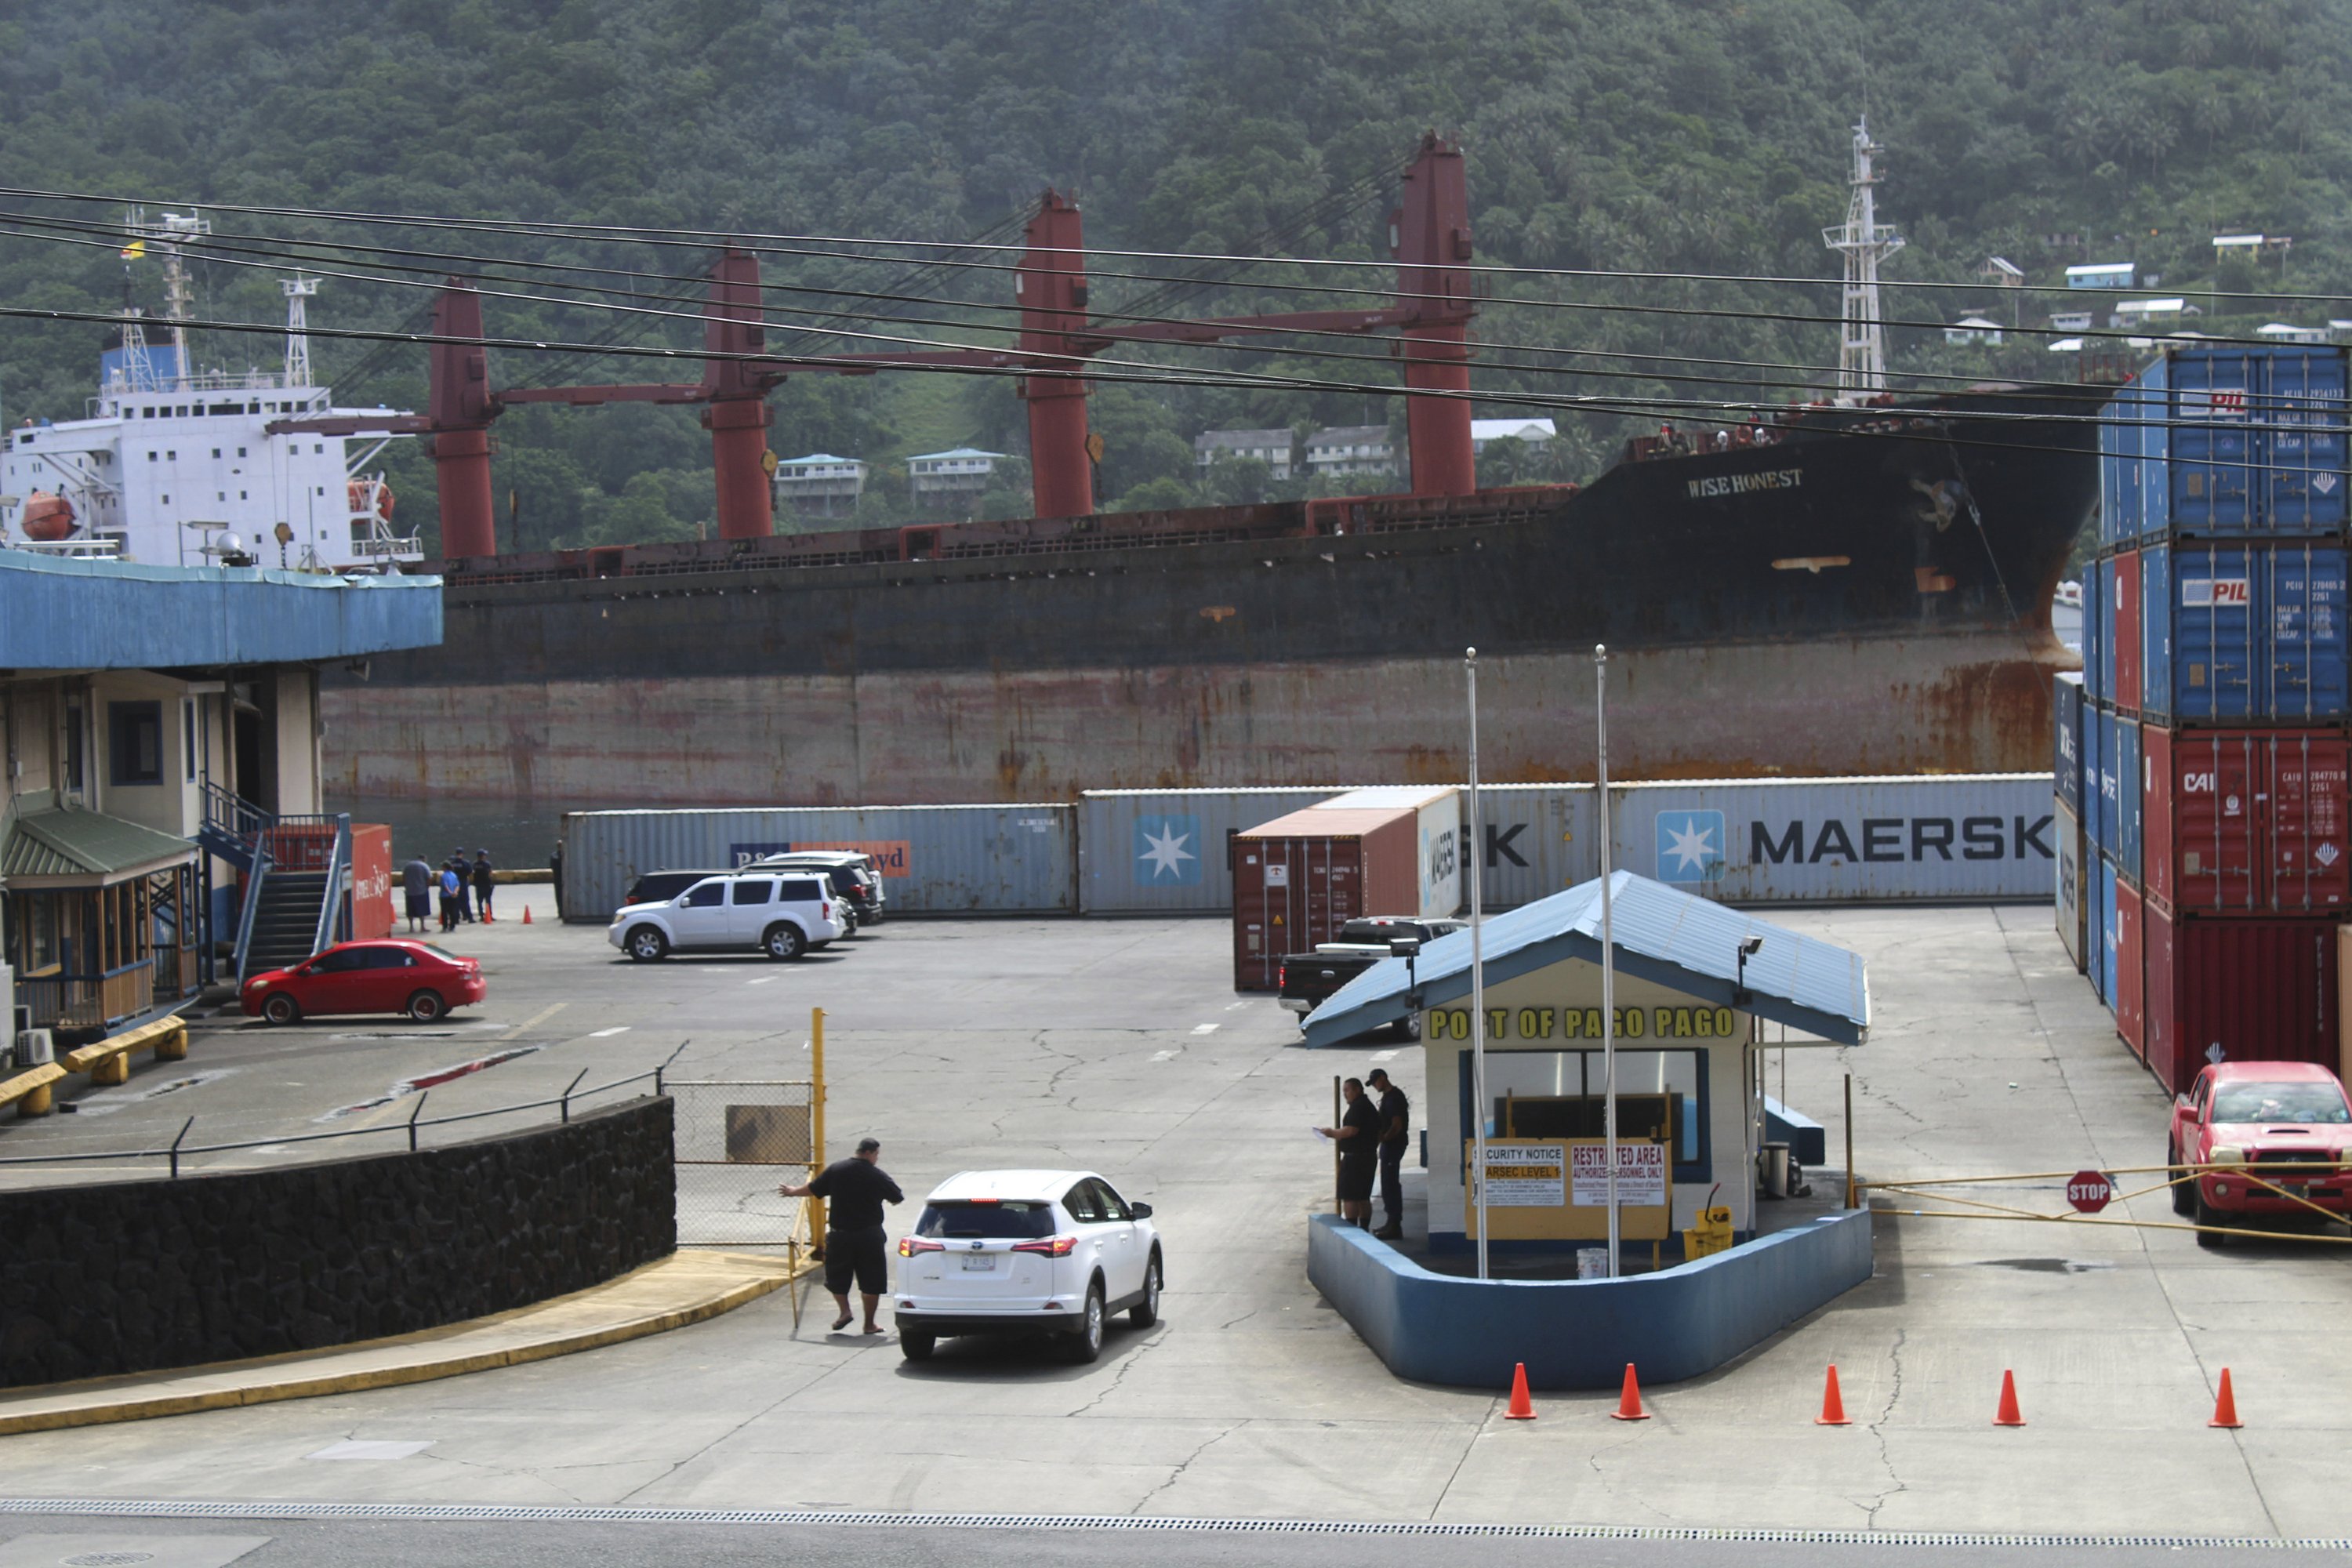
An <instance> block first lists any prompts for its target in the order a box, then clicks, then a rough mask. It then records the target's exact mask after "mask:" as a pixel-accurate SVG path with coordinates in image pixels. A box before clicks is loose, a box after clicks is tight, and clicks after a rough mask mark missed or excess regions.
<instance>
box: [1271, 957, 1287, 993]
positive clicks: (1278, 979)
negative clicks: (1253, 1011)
mask: <svg viewBox="0 0 2352 1568" xmlns="http://www.w3.org/2000/svg"><path fill="white" fill-rule="evenodd" d="M1287 984H1290V965H1288V964H1286V963H1277V964H1276V965H1275V966H1274V988H1275V989H1276V991H1279V990H1281V989H1282V988H1283V987H1284V986H1286V985H1287Z"/></svg>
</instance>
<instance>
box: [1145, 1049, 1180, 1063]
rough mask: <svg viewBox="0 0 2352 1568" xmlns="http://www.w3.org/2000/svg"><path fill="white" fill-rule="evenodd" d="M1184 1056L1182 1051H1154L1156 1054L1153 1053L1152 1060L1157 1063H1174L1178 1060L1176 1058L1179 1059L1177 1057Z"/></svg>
mask: <svg viewBox="0 0 2352 1568" xmlns="http://www.w3.org/2000/svg"><path fill="white" fill-rule="evenodd" d="M1182 1054H1183V1053H1182V1052H1181V1051H1173V1050H1170V1051H1154V1052H1152V1053H1151V1059H1152V1060H1153V1061H1155V1062H1165V1061H1173V1060H1175V1059H1176V1058H1177V1057H1179V1056H1181V1055H1182Z"/></svg>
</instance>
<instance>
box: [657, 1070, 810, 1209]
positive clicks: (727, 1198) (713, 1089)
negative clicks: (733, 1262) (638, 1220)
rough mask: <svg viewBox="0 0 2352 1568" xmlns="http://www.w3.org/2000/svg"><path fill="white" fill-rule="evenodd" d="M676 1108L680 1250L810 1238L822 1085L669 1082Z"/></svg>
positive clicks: (789, 1081) (667, 1084) (678, 1080)
mask: <svg viewBox="0 0 2352 1568" xmlns="http://www.w3.org/2000/svg"><path fill="white" fill-rule="evenodd" d="M664 1087H665V1088H666V1089H667V1090H668V1092H669V1095H670V1097H671V1099H672V1100H674V1101H675V1102H676V1104H677V1244H678V1245H679V1246H680V1247H791V1246H793V1245H794V1244H795V1243H799V1244H805V1243H807V1242H808V1241H809V1239H810V1237H809V1236H808V1233H807V1229H806V1220H805V1216H804V1215H803V1210H804V1209H805V1208H806V1207H807V1203H806V1200H804V1199H802V1198H787V1197H782V1196H780V1195H779V1194H777V1192H776V1189H777V1188H778V1187H779V1186H782V1185H784V1184H792V1185H794V1186H798V1185H800V1184H802V1183H804V1182H806V1181H807V1180H808V1179H809V1176H810V1174H811V1173H812V1172H813V1170H814V1162H815V1159H816V1147H815V1110H816V1085H815V1084H814V1083H813V1082H806V1081H793V1080H788V1079H786V1080H767V1081H760V1080H740V1081H731V1082H730V1081H719V1080H714V1079H676V1078H673V1079H667V1080H666V1082H665V1084H664Z"/></svg>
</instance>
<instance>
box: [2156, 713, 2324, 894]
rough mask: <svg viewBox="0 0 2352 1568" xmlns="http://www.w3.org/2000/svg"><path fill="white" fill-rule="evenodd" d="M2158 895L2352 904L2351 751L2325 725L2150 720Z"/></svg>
mask: <svg viewBox="0 0 2352 1568" xmlns="http://www.w3.org/2000/svg"><path fill="white" fill-rule="evenodd" d="M2142 754H2143V756H2144V757H2145V759H2146V762H2145V769H2146V773H2147V779H2146V790H2147V794H2146V796H2145V800H2144V803H2143V810H2142V816H2141V821H2142V832H2143V843H2142V847H2141V866H2142V868H2143V869H2144V871H2145V872H2146V875H2147V894H2148V897H2149V899H2150V900H2152V901H2154V902H2157V903H2158V904H2161V905H2162V906H2163V907H2164V908H2165V909H2167V910H2175V911H2179V912H2184V913H2203V914H2306V913H2307V914H2323V913H2327V912H2330V911H2336V910H2345V909H2347V908H2352V837H2347V828H2352V824H2347V815H2352V812H2347V778H2352V751H2348V750H2347V743H2346V742H2345V740H2344V738H2343V737H2342V736H2341V735H2339V734H2336V733H2335V732H2333V731H2324V730H2284V731H2247V730H2198V731H2167V730H2161V729H2158V728H2157V727H2156V726H2154V725H2149V726H2147V728H2146V729H2145V730H2143V731H2142Z"/></svg>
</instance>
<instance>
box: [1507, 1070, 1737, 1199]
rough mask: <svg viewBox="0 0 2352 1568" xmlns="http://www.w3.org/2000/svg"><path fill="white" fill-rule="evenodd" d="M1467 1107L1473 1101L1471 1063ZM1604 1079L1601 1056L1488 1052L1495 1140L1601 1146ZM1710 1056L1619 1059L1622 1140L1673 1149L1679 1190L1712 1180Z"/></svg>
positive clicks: (1618, 1089)
mask: <svg viewBox="0 0 2352 1568" xmlns="http://www.w3.org/2000/svg"><path fill="white" fill-rule="evenodd" d="M1461 1062H1462V1068H1461V1071H1462V1103H1463V1104H1464V1105H1465V1106H1467V1105H1469V1104H1470V1103H1471V1100H1470V1056H1469V1053H1468V1052H1466V1051H1465V1052H1464V1053H1463V1054H1462V1058H1461ZM1605 1084H1606V1079H1605V1078H1604V1076H1603V1072H1602V1063H1601V1053H1600V1052H1599V1051H1488V1052H1487V1053H1486V1092H1487V1095H1488V1097H1489V1100H1490V1102H1491V1103H1490V1106H1489V1110H1488V1114H1489V1116H1490V1117H1491V1118H1492V1121H1493V1125H1494V1132H1493V1134H1492V1135H1493V1136H1494V1137H1496V1138H1528V1139H1552V1138H1599V1137H1602V1136H1604V1133H1605V1129H1604V1128H1603V1126H1602V1121H1603V1117H1604V1111H1603V1101H1604V1095H1603V1092H1602V1091H1603V1089H1604V1087H1605ZM1706 1118H1707V1093H1706V1051H1705V1050H1703V1049H1694V1050H1667V1051H1643V1050H1623V1049H1620V1050H1619V1051H1618V1053H1617V1136H1618V1137H1620V1138H1622V1139H1626V1140H1633V1139H1652V1140H1662V1141H1664V1142H1666V1143H1668V1144H1669V1145H1671V1147H1672V1149H1673V1151H1674V1152H1673V1154H1672V1156H1671V1158H1672V1161H1673V1164H1674V1172H1673V1178H1672V1179H1673V1180H1675V1181H1677V1182H1706V1181H1712V1180H1714V1172H1713V1159H1714V1151H1713V1149H1712V1147H1711V1141H1710V1140H1709V1139H1708V1137H1707V1129H1706Z"/></svg>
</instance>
